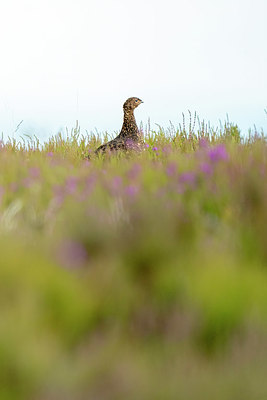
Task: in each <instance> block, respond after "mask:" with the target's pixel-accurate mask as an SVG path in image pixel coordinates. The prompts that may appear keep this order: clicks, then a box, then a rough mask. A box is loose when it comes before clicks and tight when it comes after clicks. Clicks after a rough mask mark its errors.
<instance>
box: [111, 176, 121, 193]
mask: <svg viewBox="0 0 267 400" xmlns="http://www.w3.org/2000/svg"><path fill="white" fill-rule="evenodd" d="M108 186H109V189H110V191H111V194H112V195H113V196H115V195H116V194H117V193H118V191H119V190H120V189H121V187H122V178H121V176H114V178H113V179H112V181H111V183H110V184H109V185H108Z"/></svg>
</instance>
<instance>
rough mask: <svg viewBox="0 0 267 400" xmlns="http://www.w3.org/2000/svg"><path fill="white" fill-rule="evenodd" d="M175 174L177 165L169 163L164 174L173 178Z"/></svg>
mask: <svg viewBox="0 0 267 400" xmlns="http://www.w3.org/2000/svg"><path fill="white" fill-rule="evenodd" d="M176 172H177V165H176V163H175V162H170V164H169V165H168V166H167V168H166V174H167V175H168V176H173V175H175V173H176Z"/></svg>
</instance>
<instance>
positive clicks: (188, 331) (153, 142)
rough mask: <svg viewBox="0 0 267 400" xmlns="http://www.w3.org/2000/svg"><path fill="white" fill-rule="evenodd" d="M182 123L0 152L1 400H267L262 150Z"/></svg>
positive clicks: (68, 137) (266, 171) (256, 138)
mask: <svg viewBox="0 0 267 400" xmlns="http://www.w3.org/2000/svg"><path fill="white" fill-rule="evenodd" d="M182 125H184V126H179V127H178V128H175V127H174V126H172V125H171V126H170V127H169V128H167V129H163V128H162V127H158V129H157V131H152V130H151V129H150V127H145V128H144V129H143V131H144V140H145V146H144V148H145V150H144V151H143V152H140V153H136V152H132V153H131V152H129V153H127V154H125V153H118V154H116V155H107V156H106V157H102V156H100V157H95V156H94V153H93V151H94V149H95V148H97V146H98V145H99V144H100V143H101V137H100V135H97V134H88V135H82V134H81V133H80V131H79V128H78V126H77V127H76V128H75V129H73V130H72V131H71V132H69V133H68V132H65V134H58V135H57V136H54V137H51V139H49V140H48V141H46V142H45V143H40V142H39V140H38V139H37V138H21V139H20V140H18V141H16V140H13V139H8V140H7V141H2V142H1V146H0V147H1V148H0V170H1V174H0V220H1V224H0V235H1V236H0V254H1V257H0V286H1V290H0V312H1V323H0V381H1V385H0V397H1V398H3V399H34V400H35V399H36V400H37V399H38V400H40V399H44V400H48V399H49V400H50V399H64V400H65V399H75V400H76V399H77V400H80V399H81V400H82V399H126V398H127V399H181V400H183V399H184V400H190V399H205V400H209V399H218V400H229V399H233V400H239V399H240V400H246V399H263V398H266V396H267V383H266V373H267V339H266V333H267V329H266V328H267V326H266V322H267V291H266V285H267V269H266V268H267V209H266V204H267V185H266V176H267V158H266V157H267V146H266V138H265V136H264V133H263V132H261V133H260V134H259V133H258V132H253V133H252V132H250V133H249V134H247V135H246V136H241V135H240V132H239V129H238V127H237V126H236V125H234V124H231V123H229V122H226V123H225V124H224V125H222V126H220V127H219V128H216V129H215V128H213V127H210V126H207V125H205V123H201V122H199V123H197V121H196V120H195V119H194V121H191V119H190V121H189V123H188V124H187V126H185V124H182ZM104 139H109V137H108V135H106V137H105V138H102V140H104ZM88 153H89V154H90V158H89V159H87V158H86V155H87V154H88Z"/></svg>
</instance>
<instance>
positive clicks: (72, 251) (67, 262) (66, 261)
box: [57, 239, 88, 268]
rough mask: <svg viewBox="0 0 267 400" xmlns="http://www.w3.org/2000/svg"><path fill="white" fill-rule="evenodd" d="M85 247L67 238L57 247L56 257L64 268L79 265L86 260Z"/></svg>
mask: <svg viewBox="0 0 267 400" xmlns="http://www.w3.org/2000/svg"><path fill="white" fill-rule="evenodd" d="M87 256H88V255H87V251H86V249H85V247H84V246H83V245H82V244H81V243H80V242H77V241H76V240H71V239H67V240H64V241H63V242H62V243H60V245H59V247H58V249H57V259H58V261H59V263H60V264H61V265H62V266H63V267H66V268H77V267H81V266H82V265H83V264H84V263H85V262H86V260H87Z"/></svg>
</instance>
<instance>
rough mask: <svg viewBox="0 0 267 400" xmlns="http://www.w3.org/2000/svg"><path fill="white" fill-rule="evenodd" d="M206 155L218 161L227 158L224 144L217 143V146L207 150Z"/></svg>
mask: <svg viewBox="0 0 267 400" xmlns="http://www.w3.org/2000/svg"><path fill="white" fill-rule="evenodd" d="M208 157H209V159H210V160H211V161H213V162H218V161H226V160H228V158H229V155H228V153H227V151H226V148H225V145H224V144H218V145H217V146H215V147H213V148H211V149H210V150H209V151H208Z"/></svg>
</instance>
